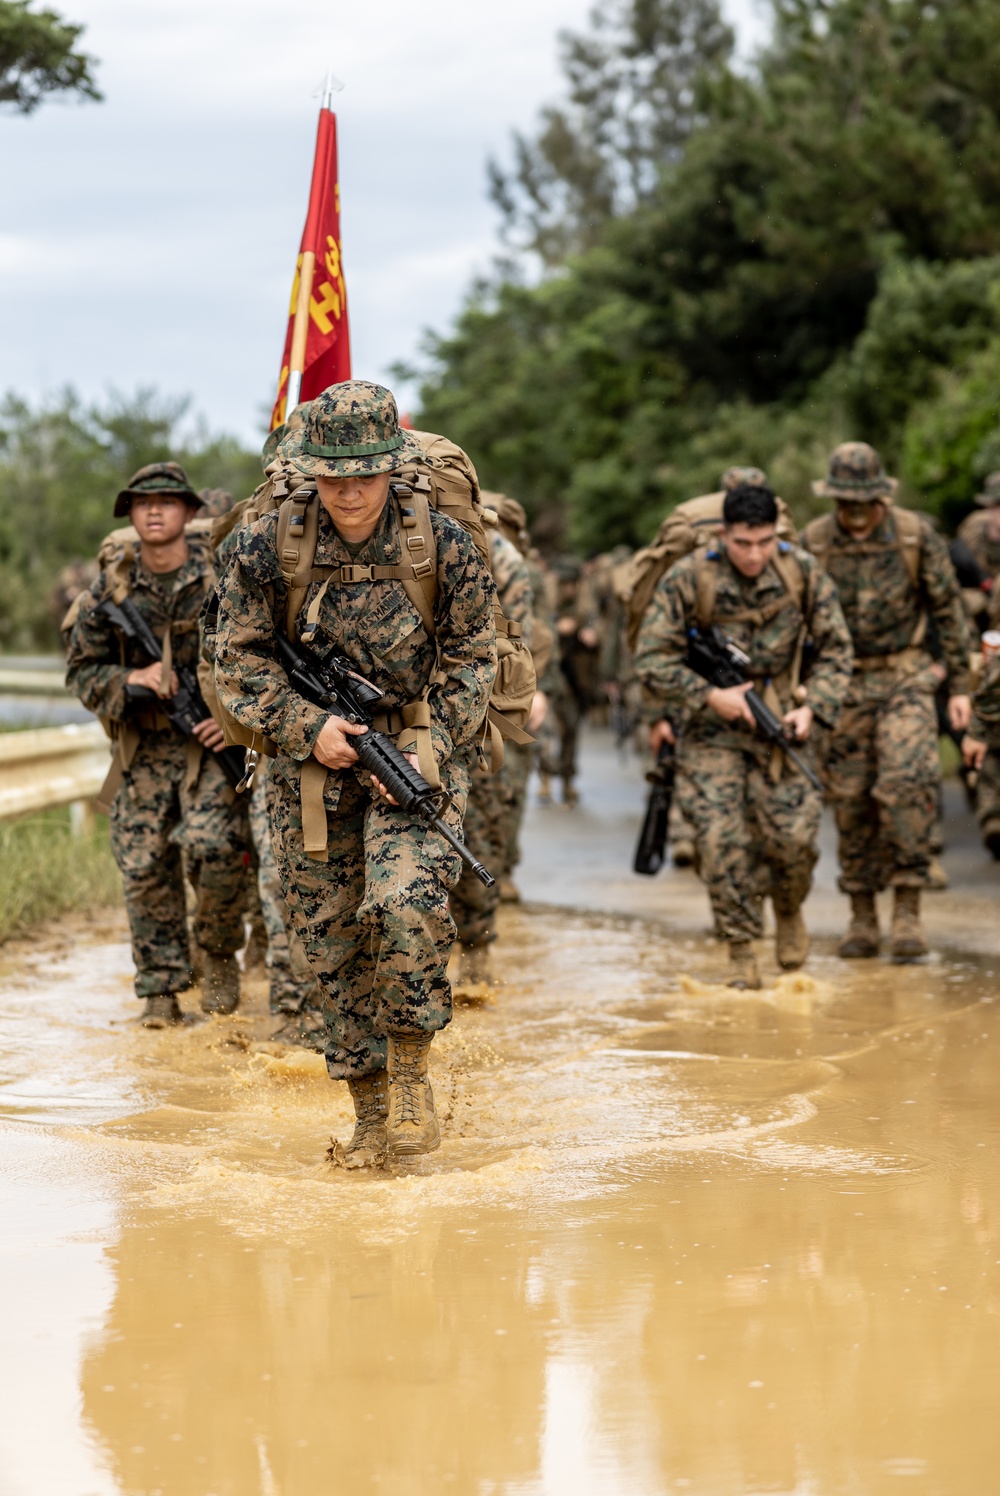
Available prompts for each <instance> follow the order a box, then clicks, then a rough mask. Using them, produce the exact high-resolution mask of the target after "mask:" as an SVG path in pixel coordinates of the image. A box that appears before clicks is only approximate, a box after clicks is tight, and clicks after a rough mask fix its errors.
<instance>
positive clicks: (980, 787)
mask: <svg viewBox="0 0 1000 1496" xmlns="http://www.w3.org/2000/svg"><path fill="white" fill-rule="evenodd" d="M976 819H977V820H978V821H979V824H980V826H981V827H982V829H983V831H984V833H985V832H986V831H987V830H989V831H995V830H1000V749H997V748H991V749H990V750H989V752H988V753H987V755H986V757H985V758H984V759H983V767H982V768H981V769H980V771H979V773H978V774H977V775H976Z"/></svg>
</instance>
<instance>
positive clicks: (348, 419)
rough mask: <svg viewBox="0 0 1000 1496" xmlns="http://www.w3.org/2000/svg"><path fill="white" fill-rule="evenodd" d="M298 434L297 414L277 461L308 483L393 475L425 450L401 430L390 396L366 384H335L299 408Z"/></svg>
mask: <svg viewBox="0 0 1000 1496" xmlns="http://www.w3.org/2000/svg"><path fill="white" fill-rule="evenodd" d="M299 410H300V411H301V415H302V423H301V426H300V427H298V429H293V428H295V427H296V420H295V417H296V416H297V414H298V411H293V413H292V420H291V421H290V422H289V430H288V434H287V435H286V436H285V438H284V440H283V441H281V442H280V443H279V445H278V455H279V457H280V458H281V460H282V461H283V462H287V463H288V464H289V465H290V466H291V467H293V468H294V469H295V470H296V471H297V472H300V473H305V475H306V477H307V478H317V477H319V478H352V477H363V476H365V475H367V474H368V473H391V472H394V471H395V469H396V468H398V467H401V466H402V464H403V463H404V462H406V461H407V460H408V459H410V458H413V457H419V455H420V453H421V450H422V449H421V447H420V446H419V445H418V443H417V442H415V441H414V440H413V438H412V437H411V436H408V435H407V433H406V432H405V431H403V430H402V428H401V427H400V424H399V412H398V410H397V409H396V402H395V400H394V399H393V397H392V394H391V393H390V391H389V390H387V389H386V388H385V386H384V385H381V384H369V383H367V381H366V380H363V379H348V380H345V382H344V383H343V384H332V385H331V386H330V388H329V389H328V390H324V391H323V393H322V394H321V395H317V396H316V398H315V400H310V401H309V402H308V403H307V404H306V405H303V406H300V407H299Z"/></svg>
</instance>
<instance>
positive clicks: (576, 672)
mask: <svg viewBox="0 0 1000 1496" xmlns="http://www.w3.org/2000/svg"><path fill="white" fill-rule="evenodd" d="M552 572H553V577H554V584H555V585H554V591H555V599H554V608H553V611H554V613H555V619H556V659H557V667H558V668H557V674H556V677H555V682H554V689H553V692H552V698H551V703H550V704H551V711H550V713H549V717H548V719H547V724H546V725H547V731H546V733H545V734H544V736H543V738H542V743H541V752H540V754H539V764H538V767H539V774H540V776H541V798H542V799H543V800H544V801H547V800H548V799H549V797H550V789H549V785H550V781H551V778H552V776H556V777H558V778H560V779H561V780H562V786H563V804H564V805H568V806H574V805H576V804H577V802H578V800H579V795H578V793H577V789H576V775H577V748H578V744H579V738H580V727H581V725H582V723H583V720H584V718H585V717H586V715H587V712H588V711H589V710H590V708H591V707H592V706H593V705H594V703H595V702H596V701H597V699H598V692H599V686H600V681H599V675H600V639H599V635H598V632H597V622H598V618H597V603H596V599H595V597H594V593H593V589H592V588H591V585H590V581H589V578H588V577H587V576H586V575H585V574H584V568H583V563H582V562H581V561H578V560H577V559H576V558H575V557H573V556H561V557H559V558H558V559H557V560H556V561H555V562H554V563H553V568H552Z"/></svg>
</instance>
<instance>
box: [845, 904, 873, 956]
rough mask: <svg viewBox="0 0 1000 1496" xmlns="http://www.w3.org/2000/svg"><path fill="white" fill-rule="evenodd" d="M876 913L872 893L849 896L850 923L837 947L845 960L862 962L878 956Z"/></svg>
mask: <svg viewBox="0 0 1000 1496" xmlns="http://www.w3.org/2000/svg"><path fill="white" fill-rule="evenodd" d="M878 947H879V933H878V912H877V910H876V908H875V895H874V894H873V893H852V894H851V923H850V924H849V925H848V927H847V934H846V935H845V936H844V938H843V940H842V941H841V942H840V944H839V945H838V947H837V955H838V956H843V957H844V959H845V960H848V961H850V960H854V961H863V960H867V959H868V958H869V957H871V956H877V955H878Z"/></svg>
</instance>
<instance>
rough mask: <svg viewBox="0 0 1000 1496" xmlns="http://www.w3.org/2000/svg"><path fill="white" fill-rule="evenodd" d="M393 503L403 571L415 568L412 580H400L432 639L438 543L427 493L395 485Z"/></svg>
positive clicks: (405, 577) (436, 585)
mask: <svg viewBox="0 0 1000 1496" xmlns="http://www.w3.org/2000/svg"><path fill="white" fill-rule="evenodd" d="M392 499H393V501H394V502H395V504H396V511H397V514H398V517H399V525H400V535H401V537H402V542H403V543H402V550H403V562H404V570H405V569H407V568H406V566H405V563H406V560H407V559H409V561H410V563H411V566H412V571H411V574H410V576H408V577H407V576H403V577H401V578H400V580H401V581H402V583H403V590H404V591H405V593H406V595H407V597H408V598H409V599H410V602H411V603H412V604H413V606H414V607H415V608H416V610H417V612H418V613H419V614H420V619H421V622H422V623H423V626H424V628H425V629H426V630H427V633H428V634H429V635H430V637H431V638H432V639H433V638H434V606H435V604H436V602H437V590H438V574H437V541H436V540H435V538H434V527H433V525H432V524H431V506H430V503H429V501H428V498H427V494H426V492H425V491H423V490H422V489H418V488H411V487H410V485H409V484H403V483H396V484H393V488H392ZM428 562H429V563H430V564H429V565H428V564H427V563H428Z"/></svg>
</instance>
